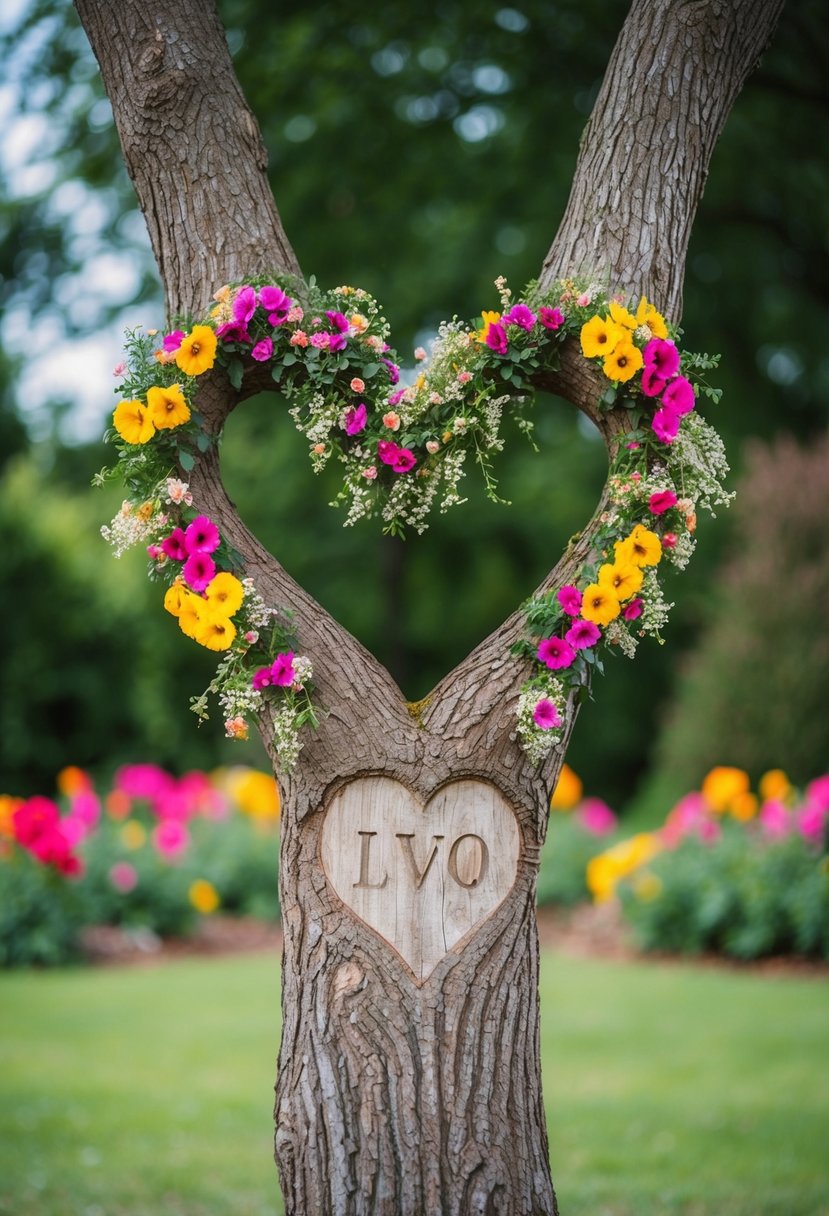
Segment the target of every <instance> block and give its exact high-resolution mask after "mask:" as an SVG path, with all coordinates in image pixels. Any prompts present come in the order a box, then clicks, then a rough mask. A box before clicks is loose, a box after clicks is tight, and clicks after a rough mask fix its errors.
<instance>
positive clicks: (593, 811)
mask: <svg viewBox="0 0 829 1216" xmlns="http://www.w3.org/2000/svg"><path fill="white" fill-rule="evenodd" d="M578 821H579V823H580V824H581V826H582V827H583V828H584V830H585V831H586V832H589V833H590V835H591V836H607V835H609V834H610V833H611V832H612V831H614V829H615V827H616V816H615V815H614V813H613V811H612V810H611V809H610V807H609V806H608V805H607V803H606V802H604V801H603V800H602V799H601V798H585V799H584V800H583V802H582V803H581V805H580V806H579V809H578Z"/></svg>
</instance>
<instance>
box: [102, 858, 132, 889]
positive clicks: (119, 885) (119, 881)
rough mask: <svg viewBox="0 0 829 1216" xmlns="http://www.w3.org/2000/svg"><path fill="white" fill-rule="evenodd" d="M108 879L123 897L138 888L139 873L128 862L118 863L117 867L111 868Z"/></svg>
mask: <svg viewBox="0 0 829 1216" xmlns="http://www.w3.org/2000/svg"><path fill="white" fill-rule="evenodd" d="M108 877H109V881H110V883H111V884H112V886H113V887H115V890H116V891H120V892H121V894H122V895H128V894H129V892H130V891H134V890H135V888H136V887H137V886H138V871H137V870H136V868H135V866H133V865H130V863H129V862H128V861H116V863H115V865H113V866H110V868H109V874H108Z"/></svg>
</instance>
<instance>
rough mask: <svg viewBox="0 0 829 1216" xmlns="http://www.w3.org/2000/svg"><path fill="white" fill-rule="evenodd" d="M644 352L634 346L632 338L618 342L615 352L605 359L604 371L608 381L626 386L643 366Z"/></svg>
mask: <svg viewBox="0 0 829 1216" xmlns="http://www.w3.org/2000/svg"><path fill="white" fill-rule="evenodd" d="M642 363H643V359H642V352H641V350H640V349H639V347H638V346H634V345H633V343H632V342H631V340H630V338H629V337H627V336H625V337H623V338H622V340H621V341H620V342H617V343H616V345H615V346H614V348H613V350H612V351H611V352H610V354H608V355H607V356H606V357H605V361H604V363H603V364H602V370H603V371H604V374H605V375H606V376H607V378H608V380H616V381H617V382H619V383H621V384H625V383H626V382H627V381H628V380H630V379H631V377H632V376H635V375H636V373H637V372H638V371H639V368H640V367H641V366H642Z"/></svg>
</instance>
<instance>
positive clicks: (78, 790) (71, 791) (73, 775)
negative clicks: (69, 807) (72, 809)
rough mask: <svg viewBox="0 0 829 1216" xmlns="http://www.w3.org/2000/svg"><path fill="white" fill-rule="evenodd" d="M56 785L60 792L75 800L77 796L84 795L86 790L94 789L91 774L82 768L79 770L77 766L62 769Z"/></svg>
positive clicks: (69, 765)
mask: <svg viewBox="0 0 829 1216" xmlns="http://www.w3.org/2000/svg"><path fill="white" fill-rule="evenodd" d="M55 785H56V786H57V787H58V792H59V793H61V794H64V795H65V796H66V797H67V798H73V797H74V796H75V794H82V793H83V792H84V791H85V790H90V789H92V781H91V779H90V776H89V774H88V773H86V772H84V770H83V769H82V768H78V766H77V765H76V764H67V765H66V767H65V768H62V769H61V770H60V772H59V773H58V775H57V777H56V778H55Z"/></svg>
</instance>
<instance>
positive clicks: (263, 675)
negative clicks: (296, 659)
mask: <svg viewBox="0 0 829 1216" xmlns="http://www.w3.org/2000/svg"><path fill="white" fill-rule="evenodd" d="M271 683H272V680H271V669H270V667H260V668H259V670H258V671H255V672H254V673H253V677H252V679H251V684H252V685H253V687H254V688H255V689H256V690H257V692H261V691H262V689H263V688H268V687H269V686H270V685H271Z"/></svg>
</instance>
